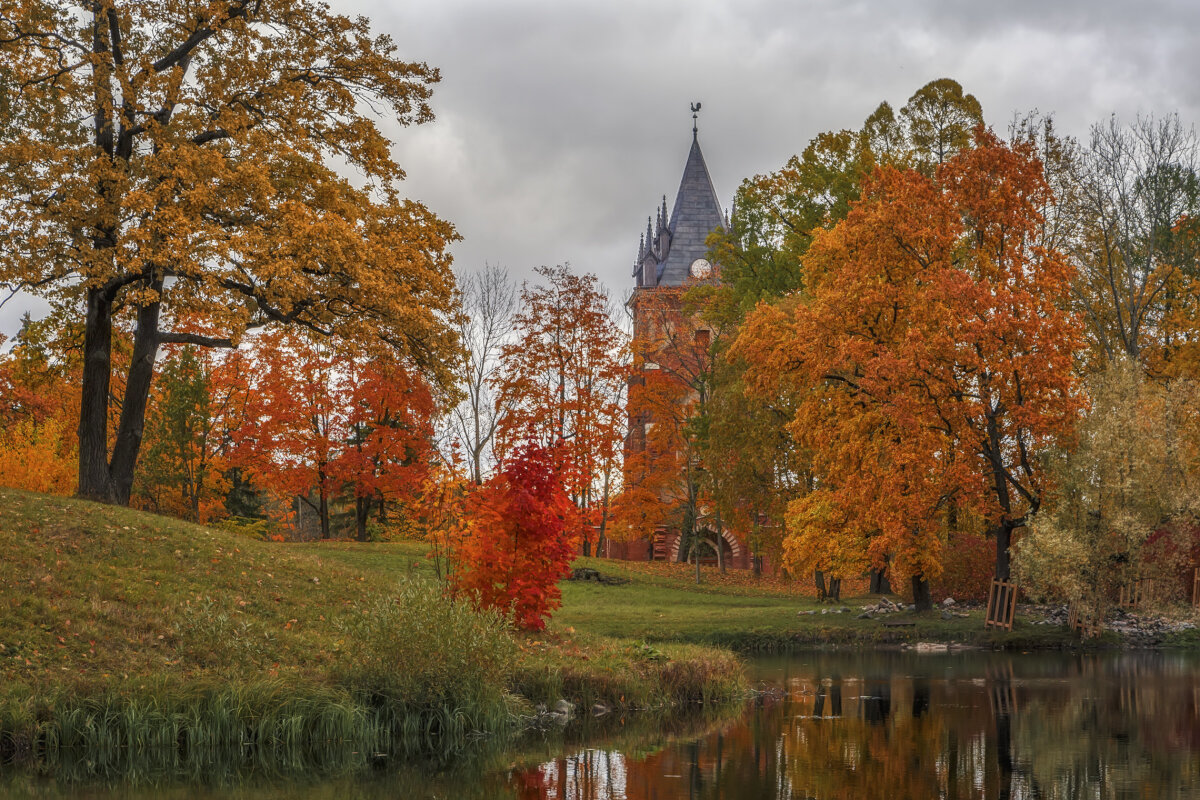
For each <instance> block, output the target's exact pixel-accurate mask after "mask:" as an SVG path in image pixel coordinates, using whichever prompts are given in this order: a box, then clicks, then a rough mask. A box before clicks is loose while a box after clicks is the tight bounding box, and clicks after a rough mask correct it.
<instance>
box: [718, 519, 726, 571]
mask: <svg viewBox="0 0 1200 800" xmlns="http://www.w3.org/2000/svg"><path fill="white" fill-rule="evenodd" d="M717 568H718V569H720V570H721V574H722V575H724V574H725V526H724V524H722V522H721V512H720V511H718V512H717Z"/></svg>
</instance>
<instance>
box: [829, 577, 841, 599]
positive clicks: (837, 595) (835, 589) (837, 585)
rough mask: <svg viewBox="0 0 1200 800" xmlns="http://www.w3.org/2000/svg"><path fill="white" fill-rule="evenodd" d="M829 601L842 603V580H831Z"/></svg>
mask: <svg viewBox="0 0 1200 800" xmlns="http://www.w3.org/2000/svg"><path fill="white" fill-rule="evenodd" d="M829 599H830V600H832V601H833V602H835V603H840V602H842V579H841V578H830V579H829Z"/></svg>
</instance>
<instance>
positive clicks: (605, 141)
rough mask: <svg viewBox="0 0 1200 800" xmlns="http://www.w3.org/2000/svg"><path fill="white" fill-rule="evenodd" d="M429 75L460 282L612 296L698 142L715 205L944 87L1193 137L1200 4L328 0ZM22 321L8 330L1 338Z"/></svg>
mask: <svg viewBox="0 0 1200 800" xmlns="http://www.w3.org/2000/svg"><path fill="white" fill-rule="evenodd" d="M332 5H333V6H334V7H335V8H337V9H338V10H340V11H343V12H346V13H351V14H365V15H367V16H368V17H370V18H371V19H372V20H373V22H374V25H375V27H376V29H377V30H379V31H380V32H387V33H389V34H391V35H392V36H393V38H394V39H395V41H396V43H397V45H398V49H399V53H400V54H401V56H402V57H404V58H406V59H412V60H423V61H426V62H428V63H429V64H431V65H434V66H437V67H439V68H440V69H441V71H442V76H443V81H442V83H441V84H440V85H439V86H438V88H437V90H436V91H435V94H434V101H433V105H434V109H435V111H436V113H437V115H438V118H437V120H435V121H434V122H433V123H431V124H429V125H424V126H419V127H416V128H404V129H399V128H396V129H391V128H389V130H390V131H391V133H392V134H393V135H394V139H395V142H396V147H395V155H396V158H397V160H398V161H399V162H400V163H401V165H402V166H403V167H404V168H405V169H406V170H407V172H408V181H407V187H406V191H407V193H408V194H409V196H411V197H414V198H416V199H419V200H422V201H423V202H425V203H426V204H427V205H429V206H430V207H432V208H433V209H435V210H436V211H437V212H438V213H440V214H441V215H442V216H444V217H445V218H446V219H448V220H450V221H452V222H453V223H454V224H455V225H456V226H457V227H458V229H459V231H460V233H462V234H463V236H464V241H462V242H460V243H458V244H457V245H455V246H454V253H455V258H456V263H457V265H458V268H459V269H462V270H470V269H476V268H479V267H481V266H482V265H483V264H484V262H491V263H499V264H503V265H505V266H508V267H509V268H510V270H511V271H512V272H513V274H514V275H516V276H518V277H524V276H527V275H528V274H529V273H530V272H531V270H532V269H533V268H534V267H535V266H537V265H539V264H553V263H560V262H563V261H570V262H571V263H572V264H573V265H574V266H575V267H576V268H577V269H581V270H587V271H591V272H595V273H597V274H598V275H599V276H600V277H601V279H602V280H603V281H604V282H605V283H606V284H607V285H608V286H609V287H610V288H611V289H612V290H613V291H614V293H615V294H617V295H620V294H622V293H623V292H624V291H625V290H626V289H627V288H628V285H629V283H630V277H629V273H630V268H631V266H632V262H633V258H634V255H635V253H634V251H635V248H636V246H637V239H638V234H639V233H640V232H641V230H642V229H643V228H644V227H645V219H646V216H647V215H648V214H651V213H653V211H654V209H655V207H656V204H657V203H658V202H659V201H660V200H661V198H662V195H663V194H666V195H668V196H669V198H670V200H672V201H673V198H674V192H675V190H676V188H677V187H678V182H679V178H680V174H681V172H682V169H683V163H684V159H685V157H686V155H687V147H688V145H689V139H690V134H691V115H690V113H689V111H688V103H689V102H690V101H693V100H700V101H703V103H704V111H703V112H702V115H701V121H700V141H701V144H702V146H703V148H704V152H705V155H706V157H707V160H708V165H709V169H710V170H711V172H712V175H713V180H714V183H715V185H716V188H717V191H718V193H719V195H720V197H721V199H722V201H723V202H724V203H725V204H726V205H728V203H729V202H730V200H731V198H732V196H733V192H734V190H735V189H736V188H737V185H738V183H739V182H740V181H741V180H742V179H743V178H745V177H747V176H750V175H753V174H756V173H761V172H766V171H770V170H773V169H776V168H777V167H779V166H780V165H781V164H782V163H783V162H784V161H785V160H786V159H787V158H788V157H789V156H790V155H792V154H793V153H796V152H798V151H800V150H801V149H803V147H804V146H805V144H806V143H807V142H808V140H809V139H810V138H812V137H813V136H814V135H816V134H817V133H819V132H821V131H824V130H830V129H838V128H843V127H857V126H858V125H860V124H861V122H862V120H863V119H864V118H865V117H866V115H867V114H869V113H870V112H871V111H872V110H873V109H874V108H875V106H876V105H878V103H879V102H880V101H882V100H888V101H889V102H891V103H892V104H893V105H897V106H898V105H901V104H903V103H904V101H905V100H906V99H907V98H908V96H909V95H910V94H912V92H913V91H915V90H916V89H917V88H919V87H920V86H921V85H923V84H924V83H925V82H927V81H929V80H931V79H934V78H939V77H952V78H955V79H956V80H958V81H959V82H960V83H962V84H963V86H964V87H965V88H966V89H967V90H968V91H970V92H972V93H974V94H975V95H976V96H977V97H978V98H979V100H980V102H981V103H982V104H983V107H984V112H985V115H986V117H987V119H988V120H989V121H990V122H991V124H992V125H994V126H995V127H996V128H998V129H1004V128H1005V127H1006V125H1007V123H1008V120H1009V119H1010V118H1011V117H1012V116H1013V114H1014V113H1018V112H1024V111H1027V110H1030V109H1032V108H1035V107H1036V108H1038V109H1040V110H1042V111H1043V112H1054V113H1055V115H1056V117H1057V119H1058V122H1059V128H1060V130H1061V131H1063V132H1065V133H1070V134H1074V135H1076V136H1078V137H1080V138H1084V137H1086V134H1087V128H1088V126H1089V124H1091V123H1092V122H1096V121H1099V120H1101V119H1104V118H1106V117H1107V116H1108V115H1109V114H1110V113H1113V112H1116V113H1118V114H1120V115H1121V116H1123V117H1132V116H1133V115H1135V114H1136V113H1138V112H1143V113H1160V114H1161V113H1167V112H1172V111H1178V112H1179V114H1180V116H1181V117H1182V118H1183V120H1184V121H1185V122H1187V123H1189V124H1190V123H1192V122H1196V121H1200V82H1197V81H1196V79H1195V76H1196V75H1197V74H1200V41H1198V39H1197V33H1196V32H1197V31H1200V4H1195V3H1193V2H1184V1H1182V0H1180V1H1179V2H1173V1H1172V0H1156V1H1154V2H1144V3H1132V2H1120V1H1119V0H1052V1H1051V2H1047V0H1036V2H1035V0H1010V2H1006V3H976V2H962V1H961V0H898V1H897V2H884V1H883V0H879V1H878V2H838V1H836V0H818V1H812V2H796V0H749V1H747V2H738V3H732V2H712V1H707V0H686V1H685V0H664V1H661V2H629V1H625V0H622V1H620V2H618V1H614V0H607V1H599V0H597V1H593V0H587V1H586V2H584V1H583V0H579V1H578V2H567V1H566V0H556V1H555V0H521V1H519V2H509V1H507V0H503V1H502V0H409V2H405V3H397V4H386V5H385V4H379V3H371V2H365V0H333V2H332ZM17 311H19V306H16V305H12V304H10V307H8V308H5V309H4V310H3V311H0V330H3V331H5V332H8V333H11V332H12V329H13V327H14V324H13V320H14V319H15V316H14V314H15V313H16V312H17Z"/></svg>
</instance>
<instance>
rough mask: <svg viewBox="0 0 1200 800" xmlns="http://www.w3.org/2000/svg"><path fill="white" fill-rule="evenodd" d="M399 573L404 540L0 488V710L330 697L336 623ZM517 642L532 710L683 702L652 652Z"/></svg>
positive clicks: (690, 652)
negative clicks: (160, 700) (224, 524)
mask: <svg viewBox="0 0 1200 800" xmlns="http://www.w3.org/2000/svg"><path fill="white" fill-rule="evenodd" d="M412 573H418V574H425V575H432V566H431V564H430V562H428V561H427V560H426V559H425V558H424V547H423V546H421V545H420V544H416V543H409V544H365V545H364V544H357V543H339V542H333V543H317V544H307V545H287V544H278V543H274V542H262V541H257V540H254V539H249V538H246V537H242V536H238V535H235V534H232V533H227V532H224V531H221V530H215V529H211V528H206V527H202V526H198V525H192V524H189V523H185V522H181V521H179V520H174V519H170V518H166V517H159V516H155V515H150V514H145V513H141V512H137V511H131V510H129V509H123V508H113V507H111V506H104V505H99V504H94V503H85V502H82V501H78V500H72V499H66V498H59V497H51V496H47V495H39V494H31V493H27V492H20V491H15V490H9V489H0V681H2V684H0V698H2V697H3V695H4V694H5V693H6V692H11V691H17V692H28V691H30V690H33V691H37V690H39V689H47V688H51V687H53V688H55V689H61V688H63V687H70V688H73V689H83V690H84V691H85V693H86V692H87V690H88V687H92V688H95V689H98V688H100V687H104V686H110V685H113V684H118V685H128V683H129V682H134V683H135V685H136V684H142V683H144V682H146V680H147V679H153V681H154V682H156V683H160V682H163V681H166V682H167V683H171V684H193V683H207V684H210V685H211V684H218V685H219V684H221V683H222V682H223V681H230V682H240V683H245V682H248V681H258V680H274V681H276V682H277V683H280V684H282V685H291V686H298V685H309V686H321V685H329V684H331V683H334V682H336V680H337V678H338V675H339V671H344V669H345V667H346V664H347V663H348V661H352V660H353V652H352V650H353V648H354V642H353V641H350V640H349V638H348V637H347V634H346V632H345V630H343V629H342V628H340V627H339V625H338V624H337V622H338V620H339V618H343V619H344V618H346V617H347V616H348V615H352V614H354V613H356V612H358V611H360V610H361V609H362V608H363V607H367V606H369V605H370V603H371V602H373V601H374V600H375V599H376V598H379V597H385V596H389V595H391V594H392V593H393V592H394V589H395V587H396V583H397V580H398V579H399V578H400V577H402V576H404V575H405V574H412ZM520 645H521V651H522V654H521V662H520V664H519V665H518V668H517V670H516V673H515V678H514V680H515V683H516V685H515V686H514V688H515V689H517V690H519V691H522V692H523V693H524V694H525V695H526V696H527V697H528V698H529V699H531V700H533V701H538V700H547V699H553V698H552V697H551V695H554V696H555V697H557V696H561V695H562V693H567V696H570V697H573V698H574V699H577V700H581V701H585V702H591V701H593V700H599V701H612V700H613V699H616V698H621V697H624V698H626V703H627V704H632V705H640V704H652V703H654V702H655V698H656V697H661V695H662V693H663V692H664V691H666V692H668V693H671V692H673V691H674V692H677V696H680V697H681V698H682V694H678V693H686V692H688V691H690V689H689V688H688V686H689V684H688V683H687V681H686V680H683V681H681V680H679V678H680V677H681V676H679V675H677V674H671V673H670V670H668V669H667V668H666V667H665V666H664V665H663V663H662V660H661V659H660V658H659V657H658V655H657V654H654V653H650V654H647V653H646V652H644V650H643V649H641V648H637V647H632V646H631V645H630V643H629V642H626V641H621V640H612V639H609V638H606V637H601V636H593V635H589V634H588V633H587V632H584V631H581V632H580V633H579V634H574V635H573V634H569V633H565V632H560V633H554V632H551V633H550V634H549V635H543V636H537V637H521V639H520ZM665 649H666V651H667V655H668V656H669V658H670V660H671V661H672V662H678V663H680V664H685V663H686V664H692V665H694V666H701V667H710V668H711V669H712V672H711V675H715V676H717V683H720V681H721V680H723V679H726V678H732V676H734V675H735V674H736V672H737V670H736V666H735V665H734V664H733V662H732V661H731V660H730V659H728V658H726V657H724V656H721V655H720V654H713V653H711V652H710V651H705V650H703V649H701V648H696V647H690V646H686V645H681V646H678V647H674V648H665ZM398 666H399V667H400V668H403V665H398ZM682 677H683V678H688V677H689V676H682ZM690 677H692V678H696V677H697V676H695V675H692V676H690ZM705 680H706V678H704V677H703V676H701V677H699V678H697V680H696V681H693V682H692V683H691V684H690V686H691V687H692V688H694V687H695V686H697V685H700V684H701V683H704V681H705ZM697 681H698V682H697ZM704 685H705V686H707V687H712V686H713V685H715V684H712V683H705V684H704ZM555 693H559V694H555ZM688 699H690V698H688Z"/></svg>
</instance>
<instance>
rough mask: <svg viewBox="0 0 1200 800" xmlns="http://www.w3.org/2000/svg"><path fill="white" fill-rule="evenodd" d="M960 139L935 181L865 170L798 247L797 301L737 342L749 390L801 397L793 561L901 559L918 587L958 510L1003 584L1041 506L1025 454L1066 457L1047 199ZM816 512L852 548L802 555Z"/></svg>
mask: <svg viewBox="0 0 1200 800" xmlns="http://www.w3.org/2000/svg"><path fill="white" fill-rule="evenodd" d="M975 137H976V145H975V147H973V148H971V149H967V150H964V151H962V152H960V153H959V154H957V155H956V156H954V157H953V158H951V159H950V160H949V161H947V162H946V163H945V164H943V165H942V166H941V167H939V168H938V170H937V172H936V176H935V177H934V178H930V177H927V176H925V175H923V174H922V173H920V172H917V171H915V170H899V169H896V168H894V167H890V166H888V167H884V168H882V169H880V170H879V171H878V172H877V173H876V175H875V177H874V178H873V179H872V180H871V182H870V183H869V184H868V186H867V187H866V188H865V190H864V193H863V199H862V201H861V202H859V203H858V204H856V205H855V206H854V207H853V208H852V210H851V212H850V214H849V215H848V216H847V218H846V220H844V221H843V222H842V223H840V224H838V225H837V226H835V227H834V228H832V229H830V230H828V231H822V232H820V233H818V235H817V237H816V240H815V241H814V243H813V245H812V246H811V247H810V249H809V253H808V257H807V258H806V261H805V268H806V278H807V280H808V296H807V297H805V298H804V299H803V300H802V301H799V302H794V303H792V304H790V305H788V306H784V307H781V306H776V307H767V306H760V307H759V309H758V310H757V311H756V312H755V313H754V314H753V315H751V317H750V318H749V320H748V321H747V323H746V325H745V327H744V328H743V330H742V333H741V336H740V338H739V342H738V345H737V347H736V348H735V349H736V350H737V351H739V352H740V353H741V354H742V356H743V357H744V358H746V360H747V362H749V363H750V364H751V366H752V372H751V380H752V381H754V382H765V383H767V384H771V383H774V382H776V381H778V380H780V376H783V378H784V379H785V380H787V381H789V382H791V383H792V384H793V386H794V388H795V389H797V390H801V389H803V390H805V391H804V392H803V394H802V395H798V396H799V397H800V401H799V406H798V410H797V415H796V418H795V420H794V421H793V423H792V426H791V431H792V434H793V435H794V436H796V437H797V438H798V440H799V441H800V442H801V443H802V444H805V445H807V446H809V448H810V450H811V451H812V452H813V453H814V454H816V457H817V458H818V459H819V463H818V464H817V466H816V470H817V480H818V485H819V486H820V487H822V489H823V490H822V491H821V492H820V494H819V495H818V496H817V497H815V498H814V499H811V500H804V499H802V500H801V501H797V503H796V504H793V508H792V510H791V513H790V519H789V522H790V524H791V525H792V526H793V530H794V531H795V532H796V533H795V537H796V538H795V544H793V546H796V545H797V544H801V545H802V544H803V543H804V542H805V541H809V542H811V543H812V544H813V545H814V546H820V547H825V546H826V544H823V543H827V544H829V545H831V546H832V547H833V549H834V550H837V551H844V552H842V554H841V556H840V557H842V558H846V557H850V556H853V555H855V554H858V555H860V556H862V555H865V556H866V557H867V558H868V559H871V560H877V559H878V558H879V557H881V556H882V555H883V550H884V549H893V548H899V550H898V551H896V555H897V556H900V557H902V558H904V559H906V560H907V561H909V564H910V566H909V571H910V574H911V575H913V576H914V577H918V578H919V577H922V576H923V577H926V578H927V577H929V576H930V575H931V574H936V570H937V568H938V564H937V560H936V559H937V547H938V539H937V530H938V528H939V526H940V525H942V524H943V522H944V515H945V514H948V513H952V512H953V511H954V509H955V508H956V507H962V508H964V509H970V510H973V511H974V512H976V513H978V514H979V515H980V516H981V517H983V518H985V519H987V520H988V522H989V524H990V525H991V527H992V530H991V532H992V534H993V535H994V537H995V540H996V574H997V576H999V577H1002V578H1003V577H1007V575H1008V555H1009V553H1008V545H1009V541H1010V539H1011V534H1012V531H1013V530H1014V529H1015V528H1017V527H1020V526H1021V525H1023V524H1025V522H1026V520H1027V517H1028V514H1030V513H1031V512H1035V511H1036V510H1037V509H1038V508H1039V507H1040V505H1041V503H1042V500H1043V498H1044V493H1045V490H1046V479H1045V476H1044V474H1043V472H1042V470H1041V468H1040V465H1039V461H1038V454H1039V453H1041V452H1043V451H1044V450H1045V449H1046V448H1047V447H1049V446H1051V445H1055V444H1063V443H1065V442H1066V441H1067V440H1068V437H1069V435H1070V431H1071V427H1072V425H1073V422H1074V420H1075V417H1076V415H1077V414H1078V412H1079V409H1080V408H1081V406H1082V401H1081V400H1080V398H1079V394H1078V391H1077V388H1076V386H1075V382H1074V378H1073V376H1072V372H1071V367H1072V358H1073V353H1074V351H1075V350H1076V349H1077V348H1078V346H1079V343H1080V336H1081V332H1080V326H1079V323H1078V321H1077V319H1075V318H1074V317H1073V316H1072V315H1071V314H1070V313H1069V312H1068V311H1067V310H1066V306H1067V292H1068V288H1069V281H1070V277H1071V273H1070V268H1069V266H1068V265H1067V263H1066V261H1065V259H1064V258H1063V257H1062V256H1061V255H1059V254H1057V253H1055V252H1053V251H1048V250H1046V249H1044V248H1042V247H1041V246H1039V245H1038V244H1037V241H1038V237H1037V236H1036V228H1037V226H1038V224H1039V223H1040V216H1039V214H1038V211H1037V209H1038V208H1039V206H1040V205H1041V203H1042V202H1043V200H1044V198H1043V195H1044V194H1045V193H1046V191H1047V189H1046V185H1045V182H1044V178H1043V175H1042V169H1041V165H1040V163H1039V162H1038V161H1037V159H1036V156H1035V154H1034V153H1033V152H1032V150H1031V148H1030V147H1029V146H1028V145H1025V144H1017V145H1014V146H1013V147H1008V146H1006V145H1004V144H1003V143H1001V142H1000V141H999V140H998V139H997V138H996V137H995V136H994V135H992V134H991V133H990V132H988V131H986V130H984V129H982V128H978V129H976V133H975ZM831 507H832V508H833V509H834V510H835V511H836V514H835V515H833V518H834V519H835V520H838V521H845V522H846V523H847V524H845V525H843V526H842V529H843V531H844V536H849V537H851V539H849V540H846V539H843V540H841V541H840V542H839V540H836V539H834V540H830V539H829V538H827V537H824V538H823V537H821V536H819V535H813V536H808V537H807V538H806V533H805V532H806V531H810V530H811V526H813V525H815V524H817V523H818V522H820V523H821V524H822V525H826V526H827V525H833V524H836V522H830V521H829V520H830V514H829V513H828V511H829V509H830V508H831ZM914 585H916V584H914Z"/></svg>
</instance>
